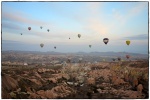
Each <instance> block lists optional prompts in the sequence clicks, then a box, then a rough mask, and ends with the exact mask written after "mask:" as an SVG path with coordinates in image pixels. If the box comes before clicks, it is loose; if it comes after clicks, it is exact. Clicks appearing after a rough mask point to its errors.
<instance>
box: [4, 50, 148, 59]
mask: <svg viewBox="0 0 150 100" xmlns="http://www.w3.org/2000/svg"><path fill="white" fill-rule="evenodd" d="M3 53H23V54H46V55H47V54H51V55H66V54H67V55H68V54H69V55H83V56H86V55H87V56H113V57H114V56H115V57H122V56H123V57H124V56H125V55H131V56H135V57H149V55H148V54H139V53H129V52H90V53H86V52H77V53H60V52H55V51H51V52H40V51H12V50H9V51H2V54H3Z"/></svg>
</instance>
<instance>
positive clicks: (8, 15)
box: [2, 11, 48, 25]
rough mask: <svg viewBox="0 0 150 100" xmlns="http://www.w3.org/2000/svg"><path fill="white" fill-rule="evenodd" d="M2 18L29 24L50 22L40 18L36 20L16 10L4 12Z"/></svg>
mask: <svg viewBox="0 0 150 100" xmlns="http://www.w3.org/2000/svg"><path fill="white" fill-rule="evenodd" d="M2 20H7V21H10V22H15V23H16V22H18V23H21V24H22V23H25V24H29V25H45V24H48V23H47V22H44V21H40V20H35V19H33V18H31V16H29V15H27V14H25V13H22V12H19V11H15V12H4V11H3V12H2Z"/></svg>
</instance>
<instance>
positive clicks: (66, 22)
mask: <svg viewBox="0 0 150 100" xmlns="http://www.w3.org/2000/svg"><path fill="white" fill-rule="evenodd" d="M1 23H2V51H6V50H18V51H40V52H48V51H55V52H62V53H67V52H87V53H88V52H109V51H112V52H131V53H140V54H148V51H149V50H148V2H4V1H3V2H2V22H1ZM40 26H42V27H43V28H42V29H41V28H40ZM28 27H31V30H30V31H29V30H28ZM47 29H49V30H50V31H49V32H48V31H47ZM21 33H22V35H21ZM78 34H81V37H80V38H78ZM69 38H70V39H69ZM103 38H109V42H108V44H107V45H105V44H104V43H103ZM126 40H130V41H131V44H130V45H129V46H128V45H126ZM41 43H44V47H43V48H41V47H40V44H41ZM89 45H92V47H91V48H90V47H89ZM54 46H56V47H57V48H56V49H54Z"/></svg>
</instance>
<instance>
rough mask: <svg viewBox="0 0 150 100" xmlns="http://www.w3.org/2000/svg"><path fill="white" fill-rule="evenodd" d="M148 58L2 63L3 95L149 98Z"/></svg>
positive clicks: (74, 97)
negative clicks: (59, 63) (136, 59)
mask: <svg viewBox="0 0 150 100" xmlns="http://www.w3.org/2000/svg"><path fill="white" fill-rule="evenodd" d="M148 69H149V64H148V61H144V60H143V61H123V62H97V63H93V64H91V63H76V64H73V63H67V64H66V65H59V66H42V65H41V66H32V67H31V66H21V67H20V66H7V65H3V66H2V76H1V79H2V98H3V99H52V98H53V99H60V98H61V99H109V98H112V99H117V98H120V99H143V98H149V96H148V92H149V87H148V81H149V80H148V79H149V78H148Z"/></svg>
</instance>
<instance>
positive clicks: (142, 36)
mask: <svg viewBox="0 0 150 100" xmlns="http://www.w3.org/2000/svg"><path fill="white" fill-rule="evenodd" d="M123 39H131V40H148V35H147V34H140V35H134V36H129V37H124V38H123Z"/></svg>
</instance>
